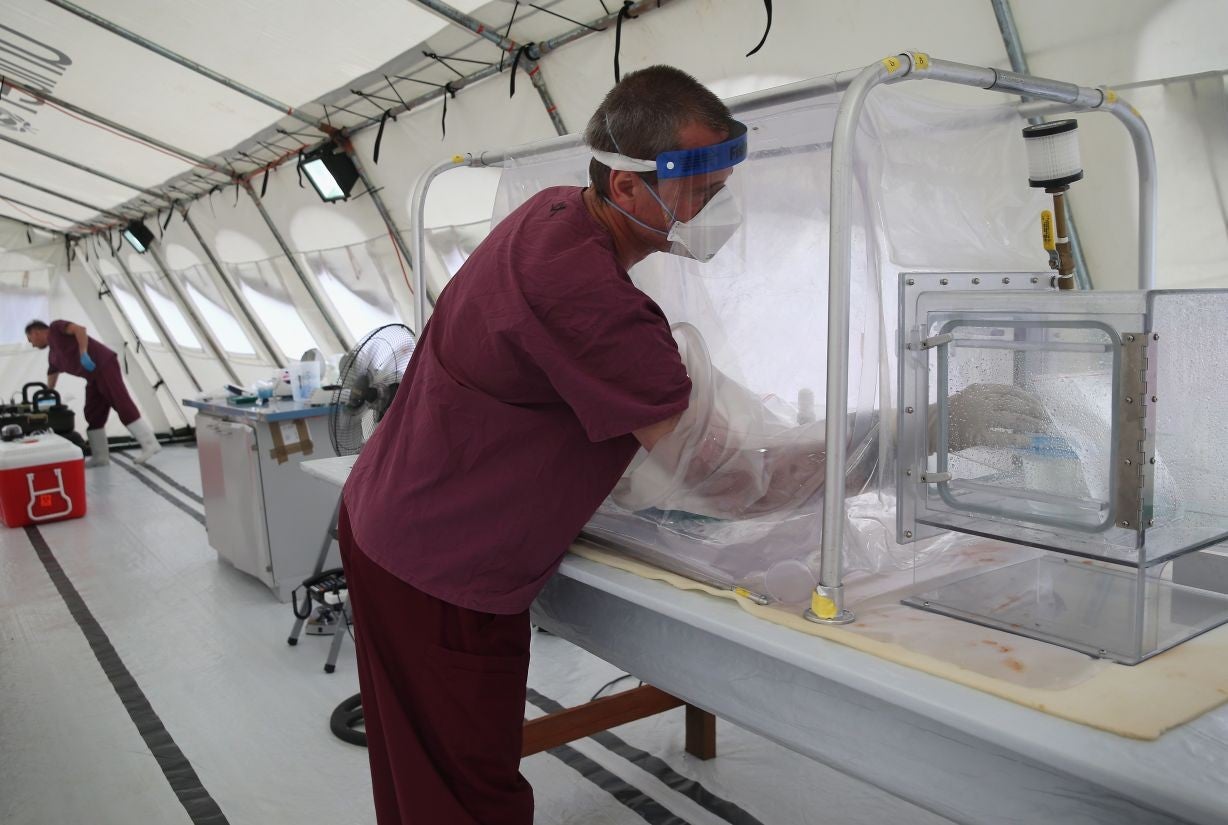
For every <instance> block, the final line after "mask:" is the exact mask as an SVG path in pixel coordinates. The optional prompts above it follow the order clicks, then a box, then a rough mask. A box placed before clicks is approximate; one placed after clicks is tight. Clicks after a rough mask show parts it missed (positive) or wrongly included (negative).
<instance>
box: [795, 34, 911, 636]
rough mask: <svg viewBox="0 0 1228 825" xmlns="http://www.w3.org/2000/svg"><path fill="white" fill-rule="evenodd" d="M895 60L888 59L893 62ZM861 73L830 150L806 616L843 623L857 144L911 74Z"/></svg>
mask: <svg viewBox="0 0 1228 825" xmlns="http://www.w3.org/2000/svg"><path fill="white" fill-rule="evenodd" d="M892 59H893V58H888V60H892ZM894 60H895V63H894V64H892V65H893V66H894V68H892V65H887V64H886V61H884V62H882V63H875V64H873V65H871V66H867V67H866V68H865V69H862V70H861V72H860V73H859V74H858V75H857V79H856V80H854V81H853V82H852V83H851V84H850V85H849V87H848V90H847V91H845V93H844V98H843V99H842V100H841V101H840V109H839V112H838V114H837V115H836V125H835V131H834V132H833V134H832V150H831V211H830V213H829V214H830V222H831V223H830V229H831V240H830V246H829V248H828V292H827V414H826V419H827V420H826V424H825V433H826V435H825V450H826V453H827V462H826V467H825V470H826V482H825V486H824V489H823V540H822V556H821V558H820V561H819V585H818V588H816V590H815V592H814V594H813V595H812V597H811V605H810V612H809V613H808V614H807V615H806V618H808V619H811V620H812V621H818V622H823V623H835V624H844V623H847V622H850V621H852V620H853V614H852V613H851V612H850V611H848V610H846V609H845V608H844V587H843V573H844V571H843V560H844V553H843V548H844V470H845V463H846V453H847V450H848V444H847V443H846V442H847V437H848V390H849V368H848V364H849V312H850V301H851V296H852V290H851V284H852V270H853V231H852V226H853V224H852V202H853V179H854V177H855V172H854V170H853V151H852V147H853V140H854V138H855V136H856V134H857V123H858V121H859V120H860V119H861V110H862V109H863V108H864V106H865V100H866V96H867V95H869V93H870V90H871V89H873V88H874V87H875V86H877V85H879V84H880V83H882V82H883V81H885V80H886V79H887V78H888V77H890V76H891V75H892V74H895V73H896V72H897V71H904V72H908V71H910V70H911V66H904V65H901V63H900V61H899V59H898V58H894Z"/></svg>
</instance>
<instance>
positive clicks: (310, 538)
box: [185, 401, 341, 601]
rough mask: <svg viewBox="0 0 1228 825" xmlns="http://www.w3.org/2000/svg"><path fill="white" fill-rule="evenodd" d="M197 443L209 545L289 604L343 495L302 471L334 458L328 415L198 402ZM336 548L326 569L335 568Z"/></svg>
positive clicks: (291, 407) (289, 407)
mask: <svg viewBox="0 0 1228 825" xmlns="http://www.w3.org/2000/svg"><path fill="white" fill-rule="evenodd" d="M185 404H187V405H188V406H192V407H195V408H197V410H198V413H197V416H196V442H197V446H198V448H199V452H200V479H201V488H202V490H203V494H204V500H205V526H206V529H207V530H208V533H209V546H210V547H212V548H213V549H214V550H215V551H217V554H218V558H219V559H222V560H223V561H225V562H227V563H228V564H231V565H233V566H234V567H235V569H237V570H241V571H243V572H244V573H247V574H248V575H251V576H254V577H255V578H257V579H259V580H260V581H261V582H263V583H264V584H265V585H266V586H267V587H268V588H269V589H271V590H272V591H273V592H274V594H275V595H276V596H277V598H278V599H280V600H281V601H287V600H289V598H290V593H291V591H292V590H293V589H294V588H295V587H297V586H298V585H299V584H300V583H301V582H302V580H303V579H305V578H307V577H308V576H310V575H311V574H312V572H313V570H314V569H315V563H316V559H317V556H318V555H319V552H320V544H321V542H322V541H323V539H324V535H325V533H326V532H327V530H328V528H329V526H330V524H331V522H332V515H333V510H334V509H335V507H336V505H337V498H338V496H339V494H340V491H339V490H338V488H337V487H336V486H335V485H332V484H329V483H327V482H324V481H321V480H320V479H318V478H313V477H311V476H309V475H307V474H306V473H304V472H303V471H302V470H300V469H299V465H300V464H301V463H302V462H303V461H309V460H311V459H319V458H331V457H332V456H333V455H334V453H333V449H332V443H331V442H330V440H329V437H328V413H327V410H325V409H321V408H314V409H312V408H305V407H304V406H303V405H295V404H293V403H291V402H284V403H274V404H272V405H270V406H269V407H262V408H254V409H253V408H251V407H231V406H229V405H225V404H217V403H207V402H198V401H188V402H185ZM340 564H341V562H340V558H339V557H338V554H337V549H336V547H335V546H334V547H333V548H332V551H331V557H330V558H329V559H328V565H329V566H333V567H336V566H340Z"/></svg>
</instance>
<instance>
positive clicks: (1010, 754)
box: [303, 458, 1228, 825]
mask: <svg viewBox="0 0 1228 825" xmlns="http://www.w3.org/2000/svg"><path fill="white" fill-rule="evenodd" d="M346 462H349V463H348V464H347V463H346ZM352 462H353V459H352V458H347V459H329V460H324V461H312V462H307V463H306V464H305V465H304V467H303V469H304V470H306V471H307V472H309V473H312V474H313V475H316V476H317V477H319V478H324V479H328V480H331V481H333V483H336V484H341V483H343V482H344V480H345V477H346V475H348V472H349V467H350V466H352ZM532 612H533V619H534V622H535V623H536V624H539V625H541V626H543V627H545V628H546V629H548V630H550V631H551V632H552V633H555V634H557V635H559V636H562V637H563V638H565V639H568V640H569V641H571V642H573V643H575V644H576V645H578V646H580V647H582V648H584V649H585V650H588V651H589V652H591V653H593V654H595V655H597V656H599V657H601V658H603V659H605V660H607V661H609V662H611V663H613V664H614V665H616V666H618V667H620V668H623V669H624V670H626V671H627V672H629V673H632V674H634V675H635V676H636V677H638V678H640V679H643V680H644V681H646V682H648V683H649V684H652V685H655V686H657V687H659V688H660V689H661V690H664V691H666V692H668V693H671V694H673V695H675V696H678V697H679V698H681V699H684V700H685V701H687V702H689V703H691V704H694V705H696V706H698V707H702V708H704V709H706V710H709V711H711V712H712V713H714V714H716V715H717V716H719V717H721V718H723V719H728V720H730V721H732V722H736V723H737V724H739V725H742V726H744V727H746V728H749V729H751V730H754V731H756V732H758V733H760V734H762V735H764V736H766V737H768V738H770V739H773V740H775V741H777V742H779V743H781V744H782V745H785V746H786V747H788V748H790V749H792V750H794V751H796V752H798V753H801V754H804V755H806V756H808V757H811V758H813V759H816V760H818V761H820V762H823V763H825V764H827V765H830V766H832V767H834V768H836V769H838V770H840V771H843V772H844V773H847V774H850V775H852V776H855V777H857V778H859V779H862V780H864V781H866V782H869V783H870V784H872V785H874V786H876V787H879V788H882V789H883V790H885V791H888V792H890V793H892V794H895V795H897V796H899V797H902V798H904V799H907V800H908V801H910V802H912V803H914V804H916V805H919V806H921V807H923V808H926V809H929V810H931V811H934V812H936V813H938V814H941V815H943V816H946V817H948V818H950V819H952V820H955V821H957V822H970V823H994V824H995V825H998V823H1064V822H1080V823H1106V825H1108V824H1109V823H1112V824H1113V825H1130V824H1131V823H1178V822H1181V823H1189V822H1193V823H1200V825H1224V823H1228V706H1222V707H1220V708H1219V709H1217V710H1214V711H1211V712H1210V713H1207V714H1205V715H1203V716H1202V717H1200V718H1198V719H1196V720H1194V721H1193V722H1190V723H1188V724H1186V725H1183V726H1182V727H1180V728H1178V729H1176V730H1173V731H1170V732H1168V733H1167V734H1165V735H1164V736H1162V737H1160V738H1159V739H1158V740H1156V741H1154V742H1140V741H1135V740H1130V739H1124V738H1121V737H1118V736H1114V735H1112V734H1108V733H1104V732H1101V731H1098V730H1095V729H1092V728H1088V727H1084V726H1082V725H1078V724H1075V723H1073V722H1067V721H1065V720H1062V719H1058V718H1056V717H1052V716H1049V715H1047V714H1044V713H1041V712H1039V711H1035V710H1031V709H1029V708H1025V707H1023V706H1021V705H1016V704H1014V703H1013V702H1008V701H1006V700H1003V699H999V698H997V697H994V696H991V695H989V694H986V693H982V692H980V691H977V690H973V689H971V688H967V687H964V686H962V685H957V684H955V683H952V682H949V681H946V680H944V679H940V678H938V677H935V676H930V675H928V674H925V673H922V672H920V671H917V670H913V669H911V668H907V667H904V666H902V665H897V664H894V663H891V662H887V661H885V660H882V659H879V658H877V657H874V656H871V655H869V654H866V653H862V652H860V651H856V650H853V649H852V648H848V647H844V646H843V645H840V644H836V643H834V642H829V641H826V640H824V639H819V638H816V637H813V636H808V635H805V634H802V633H798V632H796V631H794V630H790V629H788V628H785V627H781V626H778V625H775V624H771V623H769V622H765V621H763V620H761V619H758V618H756V617H754V616H751V615H750V614H748V613H746V612H745V611H743V610H742V609H741V608H739V607H738V606H737V605H736V604H734V603H733V602H731V601H727V600H724V599H717V598H713V597H710V596H707V595H704V594H702V593H697V592H691V591H682V590H678V589H676V588H674V587H671V586H670V585H668V584H665V583H663V582H658V581H651V580H647V579H643V578H641V577H639V576H636V575H633V574H631V573H626V572H624V571H621V570H616V569H614V568H611V567H607V566H606V565H602V564H598V563H596V562H592V561H589V560H586V559H582V558H579V557H576V556H568V557H567V558H566V559H564V561H563V564H562V566H561V567H560V568H559V574H558V575H557V576H555V577H554V578H553V579H552V580H551V581H550V582H549V583H548V584H547V585H546V588H545V590H544V591H543V592H542V594H541V595H540V596H539V597H538V599H537V601H536V602H535V603H534V605H533V611H532ZM822 804H823V800H822V799H817V798H816V799H815V815H814V821H816V822H817V821H823V817H822Z"/></svg>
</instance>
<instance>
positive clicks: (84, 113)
mask: <svg viewBox="0 0 1228 825" xmlns="http://www.w3.org/2000/svg"><path fill="white" fill-rule="evenodd" d="M5 83H6V84H7V85H8V86H11V87H13V88H14V89H17V90H18V91H20V92H25V93H26V94H28V95H31V96H33V97H34V98H35V99H37V100H42V101H44V102H46V103H50V104H52V105H53V106H56V107H58V108H61V109H66V110H67V111H69V112H72V113H73V114H77V115H81V117H84V118H88V119H89V120H92V121H94V122H95V123H100V124H102V125H103V126H106V127H108V128H110V129H114V130H115V131H117V132H122V133H123V134H125V135H127V136H128V137H132V138H136V139H137V140H139V141H141V142H142V143H146V144H148V145H150V146H154V147H156V148H158V149H161V150H162V151H164V152H168V153H170V154H172V155H176V156H178V157H179V159H180V160H183V161H186V162H190V163H194V164H196V165H197V166H203V167H204V168H206V169H210V170H212V171H214V172H217V173H219V174H222V175H226V176H227V177H234V174H235V173H234V171H233V170H231V169H226V168H224V167H221V166H218V165H217V164H216V163H214V162H213V161H211V160H208V159H207V158H202V157H201V156H200V155H195V154H193V153H191V152H189V151H187V150H186V149H180V148H179V147H178V146H172V145H170V144H169V143H166V142H165V141H162V140H159V139H158V138H156V137H152V136H150V135H147V134H145V133H144V132H138V131H137V130H136V129H131V128H129V127H127V126H125V125H123V124H122V123H116V122H115V121H114V120H111V119H109V118H105V117H103V116H102V115H100V114H98V113H96V112H91V111H90V110H89V109H82V108H81V107H80V106H77V105H75V104H72V103H69V102H68V101H66V100H60V99H59V98H58V97H55V96H54V95H50V94H47V93H46V92H43V91H38V90H35V89H31V88H29V87H28V86H23V85H22V84H20V83H18V82H16V81H14V80H12V79H9V78H5Z"/></svg>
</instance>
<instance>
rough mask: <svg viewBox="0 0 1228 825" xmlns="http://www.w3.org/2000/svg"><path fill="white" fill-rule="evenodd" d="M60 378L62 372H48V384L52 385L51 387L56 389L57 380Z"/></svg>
mask: <svg viewBox="0 0 1228 825" xmlns="http://www.w3.org/2000/svg"><path fill="white" fill-rule="evenodd" d="M59 380H60V374H59V373H58V372H49V373H47V386H48V387H50V388H51V389H53V390H54V389H55V382H56V381H59Z"/></svg>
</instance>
